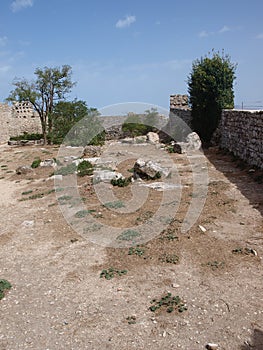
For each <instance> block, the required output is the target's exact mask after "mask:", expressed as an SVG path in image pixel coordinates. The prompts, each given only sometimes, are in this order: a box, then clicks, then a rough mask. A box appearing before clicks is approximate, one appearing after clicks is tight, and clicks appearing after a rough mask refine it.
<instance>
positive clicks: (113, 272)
mask: <svg viewBox="0 0 263 350" xmlns="http://www.w3.org/2000/svg"><path fill="white" fill-rule="evenodd" d="M127 272H128V271H127V270H117V269H114V268H113V267H110V268H109V269H108V270H102V271H101V273H100V278H106V280H110V279H112V278H113V277H115V276H116V275H117V276H122V275H126V274H127Z"/></svg>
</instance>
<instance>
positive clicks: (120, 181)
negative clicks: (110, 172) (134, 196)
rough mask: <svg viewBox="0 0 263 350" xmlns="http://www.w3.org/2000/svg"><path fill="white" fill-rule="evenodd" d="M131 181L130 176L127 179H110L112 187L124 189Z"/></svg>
mask: <svg viewBox="0 0 263 350" xmlns="http://www.w3.org/2000/svg"><path fill="white" fill-rule="evenodd" d="M131 179H132V178H131V176H130V177H127V178H119V179H112V180H111V184H112V186H118V187H126V186H128V185H129V184H130V183H131Z"/></svg>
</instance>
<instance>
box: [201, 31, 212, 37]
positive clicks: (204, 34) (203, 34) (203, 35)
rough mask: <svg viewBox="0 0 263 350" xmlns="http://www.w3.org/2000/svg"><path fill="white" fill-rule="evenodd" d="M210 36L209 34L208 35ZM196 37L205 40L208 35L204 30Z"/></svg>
mask: <svg viewBox="0 0 263 350" xmlns="http://www.w3.org/2000/svg"><path fill="white" fill-rule="evenodd" d="M210 34H211V33H210ZM198 36H199V37H200V38H206V37H207V36H209V33H208V32H207V31H206V30H202V31H201V32H200V33H199V34H198Z"/></svg>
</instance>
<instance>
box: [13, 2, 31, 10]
mask: <svg viewBox="0 0 263 350" xmlns="http://www.w3.org/2000/svg"><path fill="white" fill-rule="evenodd" d="M33 3H34V0H15V1H13V2H12V4H11V10H12V11H13V12H18V11H20V10H22V9H23V8H26V7H32V6H33Z"/></svg>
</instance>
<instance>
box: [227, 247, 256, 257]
mask: <svg viewBox="0 0 263 350" xmlns="http://www.w3.org/2000/svg"><path fill="white" fill-rule="evenodd" d="M232 253H234V254H245V255H249V254H252V255H255V250H254V249H251V248H235V249H233V250H232Z"/></svg>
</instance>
